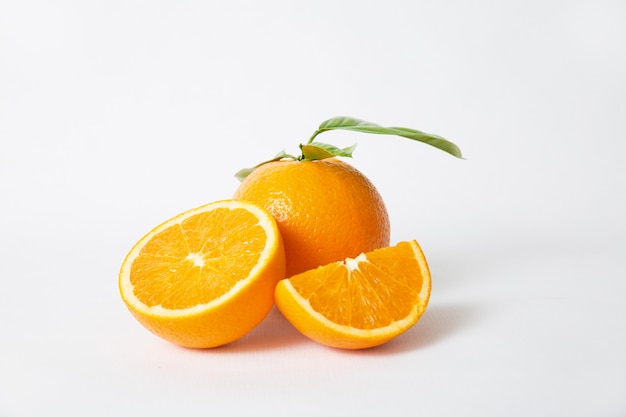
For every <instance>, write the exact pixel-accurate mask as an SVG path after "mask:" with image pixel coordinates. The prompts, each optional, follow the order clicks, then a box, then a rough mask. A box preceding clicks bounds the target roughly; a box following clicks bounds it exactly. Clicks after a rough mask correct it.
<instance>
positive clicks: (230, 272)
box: [119, 201, 285, 348]
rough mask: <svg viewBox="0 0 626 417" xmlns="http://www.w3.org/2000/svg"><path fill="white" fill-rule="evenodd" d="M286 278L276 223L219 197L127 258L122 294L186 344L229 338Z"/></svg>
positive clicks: (259, 316)
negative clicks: (280, 281)
mask: <svg viewBox="0 0 626 417" xmlns="http://www.w3.org/2000/svg"><path fill="white" fill-rule="evenodd" d="M284 277H285V254H284V248H283V242H282V238H281V236H280V234H279V232H278V228H277V226H276V222H275V221H274V219H273V218H272V216H271V215H270V214H269V213H268V212H267V211H265V210H264V209H262V208H260V207H258V206H257V205H254V204H252V203H247V202H244V201H217V202H214V203H210V204H207V205H204V206H202V207H198V208H195V209H192V210H189V211H186V212H184V213H182V214H179V215H178V216H176V217H174V218H172V219H169V220H167V221H166V222H164V223H163V224H161V225H160V226H158V227H156V228H155V229H153V230H152V231H151V232H149V233H148V234H147V235H146V236H144V237H143V238H142V239H141V240H139V242H137V243H136V244H135V246H134V247H133V248H132V249H131V251H130V252H129V253H128V255H127V256H126V259H125V260H124V262H123V264H122V267H121V271H120V275H119V290H120V293H121V296H122V299H123V300H124V302H125V303H126V305H127V306H128V308H129V310H130V311H131V313H132V314H133V315H134V316H135V318H136V319H137V320H138V321H139V322H140V323H141V324H142V325H144V326H145V327H146V328H147V329H148V330H150V331H152V332H153V333H154V334H156V335H158V336H160V337H162V338H163V339H166V340H168V341H170V342H173V343H176V344H178V345H181V346H186V347H194V348H207V347H215V346H220V345H224V344H226V343H229V342H232V341H234V340H236V339H238V338H240V337H242V336H244V335H245V334H246V333H248V332H249V331H250V330H252V328H254V327H255V326H256V325H257V324H258V323H260V322H261V321H262V320H263V319H264V318H265V317H266V316H267V314H268V313H269V311H270V310H271V308H272V306H273V305H274V298H273V295H274V288H275V286H276V283H277V282H278V281H279V280H280V279H282V278H284Z"/></svg>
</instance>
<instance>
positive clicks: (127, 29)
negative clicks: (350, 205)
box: [0, 0, 626, 417]
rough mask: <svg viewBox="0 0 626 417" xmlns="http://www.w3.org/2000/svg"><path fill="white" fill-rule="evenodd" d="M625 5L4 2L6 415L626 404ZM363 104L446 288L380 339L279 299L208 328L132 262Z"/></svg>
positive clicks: (434, 0)
mask: <svg viewBox="0 0 626 417" xmlns="http://www.w3.org/2000/svg"><path fill="white" fill-rule="evenodd" d="M625 74H626V3H625V2H623V1H621V0H593V1H550V0H548V1H544V0H542V1H532V0H531V1H521V0H520V1H488V0H479V1H467V2H466V1H460V0H457V1H438V0H430V1H394V0H386V1H369V0H364V1H342V0H333V1H329V0H315V1H308V2H292V1H275V0H267V1H228V2H226V1H224V2H217V1H214V2H210V1H204V2H203V1H192V0H187V1H148V0H146V1H133V0H131V1H121V0H119V1H118V0H114V1H69V0H65V1H54V2H53V1H2V0H0V280H1V281H0V282H1V286H0V416H2V417H18V416H42V415H50V416H52V415H85V416H86V415H89V416H113V415H116V416H122V415H131V413H135V414H136V415H151V416H171V415H177V416H182V415H190V414H192V413H193V414H194V415H217V413H218V412H219V415H233V416H244V415H245V416H249V415H263V416H265V415H268V416H295V415H298V416H307V415H311V416H312V415H328V416H333V415H359V416H374V415H383V414H384V415H424V416H534V417H540V416H569V417H577V416H581V417H582V416H592V415H593V416H598V417H617V416H624V415H626V354H625V353H624V352H626V303H625V302H624V296H625V294H626V273H625V269H626V262H625V261H624V251H625V249H626V221H625V220H624V211H625V210H626V193H625V190H626V168H625V167H624V156H625V154H626V133H625V132H626V75H625ZM340 115H349V116H354V117H359V118H363V119H365V120H369V121H372V122H375V123H379V124H383V125H399V126H406V127H412V128H417V129H421V130H425V131H428V132H432V133H437V134H440V135H442V136H444V137H446V138H448V139H450V140H452V141H454V142H455V143H457V144H458V145H459V146H460V147H461V149H462V150H463V152H464V154H465V156H466V160H459V159H456V158H453V157H451V156H449V155H447V154H445V153H443V152H440V151H438V150H436V149H434V148H431V147H428V146H426V145H423V144H420V143H416V142H411V141H409V140H406V139H401V138H395V137H387V136H370V135H363V134H355V133H345V132H343V133H339V132H336V133H333V132H331V133H325V134H324V135H322V136H320V137H319V139H320V140H322V141H326V142H331V143H334V144H336V145H338V146H349V145H351V144H352V143H354V142H358V143H359V147H358V148H357V150H356V151H355V158H354V160H352V163H353V164H354V165H355V166H356V167H357V168H358V169H360V170H361V171H362V172H363V173H365V174H366V175H367V176H368V177H369V178H370V179H371V180H372V181H373V182H374V183H375V184H376V185H377V187H378V189H379V191H380V192H381V194H382V195H383V198H384V199H385V201H386V203H387V206H388V210H389V213H390V217H391V222H392V241H393V242H397V241H400V240H407V239H413V238H415V239H417V240H418V241H419V242H420V244H421V245H422V247H423V249H424V250H425V252H426V255H427V258H428V260H429V262H430V265H431V269H432V274H433V280H434V283H433V284H434V287H433V294H432V298H431V303H430V305H429V308H428V310H427V312H426V314H425V315H424V317H423V318H422V320H421V321H420V322H419V323H418V324H417V325H416V326H415V327H414V328H412V329H411V330H410V331H408V332H407V333H405V334H404V335H402V336H401V337H399V338H398V339H396V340H394V341H392V342H391V343H389V344H387V345H385V346H382V347H380V348H377V349H373V350H367V351H361V352H346V351H338V350H333V349H329V348H325V347H322V346H319V345H316V344H315V343H313V342H311V341H309V340H308V339H305V338H304V337H303V336H300V335H299V334H298V333H297V332H296V331H295V330H294V329H293V328H292V327H290V325H289V324H288V323H287V322H286V321H285V320H284V319H283V318H282V317H281V316H280V314H279V313H277V312H276V311H274V312H272V313H271V315H270V316H269V317H268V319H267V320H266V321H265V322H263V323H262V324H261V325H260V326H259V327H258V328H257V329H255V330H254V331H253V332H252V333H251V334H249V335H248V336H246V337H245V338H244V339H242V340H240V341H238V342H235V343H233V344H231V345H228V346H225V347H222V348H218V349H213V350H206V351H201V350H188V349H183V348H179V347H176V346H174V345H171V344H168V343H167V342H164V341H162V340H160V339H158V338H156V337H155V336H153V335H152V334H150V333H149V332H147V331H146V330H144V329H143V328H142V327H141V326H140V325H139V324H138V323H137V322H135V321H134V319H133V318H132V316H131V315H130V314H129V313H128V311H127V310H126V308H125V306H124V304H123V303H122V301H121V299H120V297H119V294H118V290H117V273H118V271H119V267H120V264H121V262H122V260H123V258H124V256H125V254H126V252H127V251H128V250H129V249H130V247H131V246H132V245H133V244H134V243H135V241H136V240H138V239H139V238H140V237H141V236H142V235H143V234H145V233H146V232H147V231H149V230H150V229H151V228H152V227H153V226H155V225H157V224H158V223H160V222H162V221H163V220H165V219H167V218H169V217H171V216H173V215H175V214H177V213H179V212H181V211H184V210H186V209H189V208H192V207H195V206H198V205H200V204H203V203H206V202H209V201H213V200H218V199H223V198H229V197H230V196H231V195H232V193H233V192H234V190H235V188H236V187H237V185H238V182H237V181H236V180H235V179H234V177H233V174H234V172H236V171H237V170H238V169H239V168H242V167H246V166H250V165H254V164H255V163H257V162H259V161H260V160H262V159H264V158H268V157H271V156H273V155H274V154H275V153H277V152H278V151H280V150H281V149H286V150H287V151H288V152H292V153H294V152H296V151H297V145H298V143H300V142H303V141H306V140H307V139H308V137H309V135H310V134H311V133H312V132H313V131H314V130H315V128H316V127H317V125H318V124H319V123H320V122H322V121H323V120H325V119H327V118H330V117H333V116H340Z"/></svg>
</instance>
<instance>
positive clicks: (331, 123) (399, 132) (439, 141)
mask: <svg viewBox="0 0 626 417" xmlns="http://www.w3.org/2000/svg"><path fill="white" fill-rule="evenodd" d="M329 130H349V131H353V132H362V133H372V134H379V135H395V136H402V137H405V138H408V139H412V140H415V141H418V142H423V143H426V144H428V145H431V146H434V147H435V148H438V149H440V150H442V151H445V152H447V153H449V154H451V155H454V156H456V157H457V158H463V155H462V153H461V150H460V149H459V147H458V146H456V145H455V144H454V143H452V142H450V141H449V140H447V139H444V138H442V137H441V136H437V135H433V134H430V133H425V132H421V131H419V130H415V129H409V128H406V127H383V126H379V125H377V124H375V123H371V122H367V121H365V120H360V119H355V118H353V117H333V118H332V119H328V120H326V121H324V122H322V124H320V126H319V128H318V129H317V130H316V131H315V133H313V136H311V138H310V139H309V142H308V143H309V144H310V143H312V142H313V139H315V137H316V136H317V135H319V134H320V133H322V132H326V131H329Z"/></svg>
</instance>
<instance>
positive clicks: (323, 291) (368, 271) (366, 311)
mask: <svg viewBox="0 0 626 417" xmlns="http://www.w3.org/2000/svg"><path fill="white" fill-rule="evenodd" d="M405 255H406V256H405ZM360 259H361V258H360V257H357V259H355V260H348V261H347V262H337V263H333V264H330V265H326V266H324V267H321V268H318V269H316V270H312V271H308V272H307V273H303V274H300V275H296V276H294V277H291V278H290V279H289V280H290V282H291V283H292V285H293V287H294V288H295V289H296V290H297V291H298V293H299V294H300V295H301V296H302V297H303V298H305V299H307V300H308V301H309V303H310V304H311V307H312V309H313V310H315V311H317V312H319V313H321V314H322V315H323V316H325V317H326V318H328V319H329V320H331V321H332V322H334V323H337V324H341V325H346V326H350V327H353V328H357V329H364V330H367V329H376V328H381V327H385V326H388V325H390V324H391V323H392V322H394V321H397V320H401V319H403V318H405V317H406V316H408V315H409V314H410V313H411V311H412V310H413V309H414V308H415V300H416V299H417V298H418V294H419V293H420V291H421V289H422V283H423V280H424V277H422V275H421V274H419V273H416V271H420V265H419V263H418V261H417V260H416V259H415V257H414V256H413V248H412V246H411V245H410V244H409V243H407V242H402V243H399V244H398V245H397V246H396V248H395V249H394V251H393V252H390V251H387V250H385V249H380V250H375V251H373V252H370V253H368V254H367V260H360ZM357 265H358V266H357ZM392 271H393V272H392Z"/></svg>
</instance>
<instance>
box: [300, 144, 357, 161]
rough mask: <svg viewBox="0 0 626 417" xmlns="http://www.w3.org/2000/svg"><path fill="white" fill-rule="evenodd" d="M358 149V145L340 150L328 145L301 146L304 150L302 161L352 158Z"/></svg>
mask: <svg viewBox="0 0 626 417" xmlns="http://www.w3.org/2000/svg"><path fill="white" fill-rule="evenodd" d="M355 148H356V144H354V145H352V146H349V147H347V148H343V149H342V148H338V147H336V146H334V145H329V144H327V143H320V142H312V143H310V144H307V145H300V149H301V150H302V160H305V161H315V160H320V159H326V158H332V157H334V156H343V157H347V158H351V157H352V152H353V151H354V149H355Z"/></svg>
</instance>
